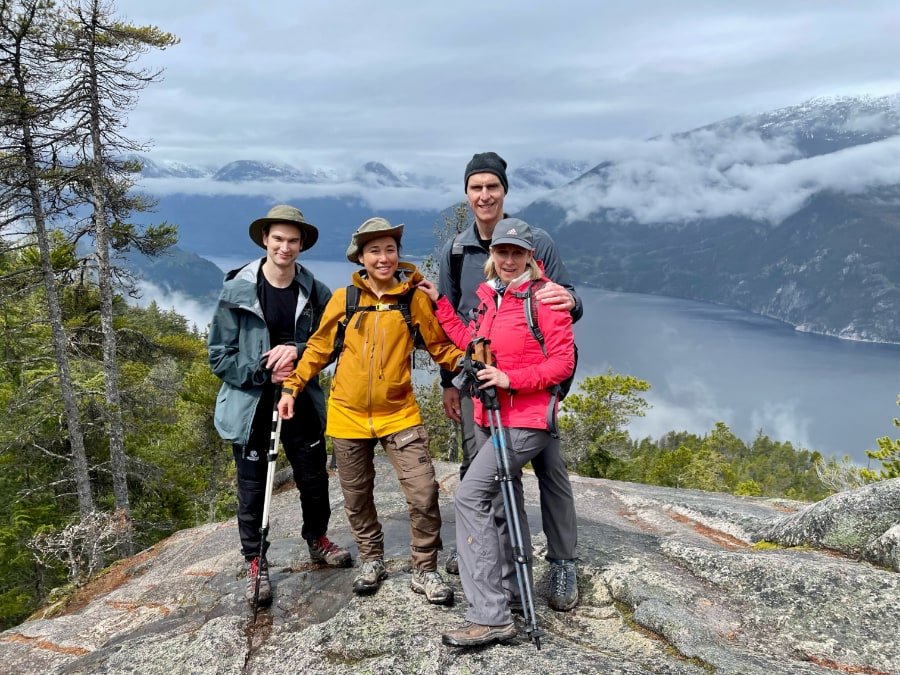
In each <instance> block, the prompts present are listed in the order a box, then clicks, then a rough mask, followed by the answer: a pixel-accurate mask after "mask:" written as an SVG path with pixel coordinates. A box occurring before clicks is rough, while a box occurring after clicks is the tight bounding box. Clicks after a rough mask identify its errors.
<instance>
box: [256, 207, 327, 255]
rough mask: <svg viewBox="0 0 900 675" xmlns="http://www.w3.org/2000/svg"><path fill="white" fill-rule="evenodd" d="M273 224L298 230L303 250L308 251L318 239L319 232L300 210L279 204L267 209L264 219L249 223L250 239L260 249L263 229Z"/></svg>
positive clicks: (263, 245) (262, 246) (262, 245)
mask: <svg viewBox="0 0 900 675" xmlns="http://www.w3.org/2000/svg"><path fill="white" fill-rule="evenodd" d="M275 223H287V224H288V225H296V226H297V227H299V228H300V234H301V236H302V237H303V250H304V251H308V250H309V249H311V248H312V247H313V245H314V244H315V243H316V241H318V239H319V230H318V229H316V226H315V225H313V224H312V223H310V222H309V221H308V220H306V218H305V217H304V216H303V213H302V212H301V211H300V209H298V208H296V207H293V206H291V205H289V204H279V205H278V206H273V207H272V208H271V209H269V212H268V213H267V214H266V217H265V218H257V219H256V220H254V221H253V222H252V223H250V238H251V239H252V240H253V242H254V243H255V244H256V245H257V246H259V247H260V248H265V247H266V245H265V244H264V243H263V228H264V227H266V226H267V225H274V224H275Z"/></svg>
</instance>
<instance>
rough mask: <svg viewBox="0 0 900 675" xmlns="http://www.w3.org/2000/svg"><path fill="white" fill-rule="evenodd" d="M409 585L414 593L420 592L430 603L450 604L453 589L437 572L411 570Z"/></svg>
mask: <svg viewBox="0 0 900 675" xmlns="http://www.w3.org/2000/svg"><path fill="white" fill-rule="evenodd" d="M409 587H410V588H411V589H413V591H415V592H416V593H421V594H422V595H424V596H425V598H426V599H427V600H428V602H430V603H431V604H432V605H452V604H453V589H452V588H450V586H448V585H447V582H446V581H444V580H443V579H442V578H441V575H440V573H439V572H436V571H434V570H432V571H431V572H423V571H422V570H413V573H412V578H411V579H410V580H409Z"/></svg>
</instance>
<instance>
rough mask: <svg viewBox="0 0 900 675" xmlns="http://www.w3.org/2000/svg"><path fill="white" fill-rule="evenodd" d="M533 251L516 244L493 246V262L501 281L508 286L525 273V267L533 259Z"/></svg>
mask: <svg viewBox="0 0 900 675" xmlns="http://www.w3.org/2000/svg"><path fill="white" fill-rule="evenodd" d="M531 255H532V254H531V251H529V250H528V249H524V248H522V247H521V246H516V245H515V244H497V245H496V246H491V260H492V261H493V263H494V270H496V272H497V276H498V277H500V281H502V282H503V283H504V284H508V283H509V282H510V281H512V280H513V279H515V278H516V277H518V276H520V275H522V274H523V273H524V272H525V266H526V265H527V264H528V261H529V260H530V259H531Z"/></svg>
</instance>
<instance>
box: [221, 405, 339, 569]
mask: <svg viewBox="0 0 900 675" xmlns="http://www.w3.org/2000/svg"><path fill="white" fill-rule="evenodd" d="M272 405H273V395H272V393H271V391H267V392H265V394H264V395H263V396H262V398H261V399H260V402H259V406H258V407H257V409H256V417H255V418H254V420H253V429H252V430H251V432H250V441H249V443H248V444H247V447H246V448H245V447H243V446H240V445H237V444H234V445H233V446H232V451H233V453H234V462H235V466H236V468H237V498H238V512H237V518H238V533H239V534H240V537H241V552H242V553H243V554H244V557H245V558H246V559H247V560H250V559H251V558H253V557H254V556H256V555H259V539H260V531H259V530H260V527H261V526H262V515H263V506H264V503H265V498H266V472H267V470H268V462H267V461H266V455H267V454H268V451H269V440H270V435H271V429H272ZM323 431H324V429H323V428H322V424H321V421H320V420H319V415H318V413H317V412H316V409H315V407H314V406H313V404H312V401H311V400H310V399H309V397H308V396H307V395H306V392H301V393H300V395H299V396H298V397H297V403H296V405H295V407H294V417H293V418H291V419H289V420H284V421H283V422H282V423H281V446H282V447H283V448H284V453H285V455H286V456H287V458H288V461H289V462H290V463H291V468H292V469H293V471H294V482H295V483H296V485H297V490H298V491H299V492H300V510H301V513H302V515H303V527H302V529H301V530H300V534H301V536H302V537H303V538H304V539H306V540H307V541H310V540H313V539H318V538H319V537H321V536H322V535H324V534H325V533H326V532H327V531H328V521H329V519H330V518H331V502H330V500H329V497H328V472H327V470H326V468H325V464H326V461H327V455H326V452H325V436H324V434H323ZM266 548H268V541H267V542H266ZM263 553H264V554H265V551H263Z"/></svg>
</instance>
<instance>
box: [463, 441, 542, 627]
mask: <svg viewBox="0 0 900 675" xmlns="http://www.w3.org/2000/svg"><path fill="white" fill-rule="evenodd" d="M504 433H505V434H506V443H507V451H508V453H509V473H510V476H512V477H513V480H512V486H513V491H514V493H515V500H516V504H515V507H514V508H516V510H517V511H518V514H519V524H520V527H521V530H522V543H523V546H524V549H525V551H524V553H525V556H526V558H527V559H528V560H529V565H528V567H529V573H528V579H529V580H530V579H531V564H530V561H531V533H530V531H529V529H528V520H527V518H526V517H525V505H524V499H523V495H522V467H523V466H525V464H527V463H528V462H529V461H534V459H535V458H536V457H539V456H540V454H541V453H542V451H544V452H546V451H547V450H548V449H550V448H552V447H553V446H554V445H555V446H559V440H558V439H555V438H552V437H551V436H550V434H549V433H547V432H546V431H539V430H537V429H506V430H505V431H504ZM476 438H478V439H480V440H482V441H483V443H482V447H481V449H480V450H479V451H478V453H477V454H476V455H475V459H474V460H473V461H472V464H471V465H470V466H469V470H468V472H467V473H466V477H465V478H464V479H463V480H462V482H460V484H459V487H457V488H456V498H455V499H454V506H455V509H456V550H457V551H458V552H459V577H460V580H461V581H462V586H463V591H464V592H465V594H466V600H468V601H469V610H468V612H466V620H467V621H471V622H473V623H478V624H482V625H485V626H501V625H504V624H507V623H509V622H510V621H512V616H511V614H510V612H509V600H510V599H511V598H518V597H519V589H518V584H517V582H516V576H515V567H514V566H513V564H512V549H511V546H510V539H509V536H508V534H509V533H508V532H506V531H502V530H501V528H499V527H498V526H497V522H498V517H499V516H503V515H504V514H503V508H504V507H503V501H502V495H501V494H500V484H499V482H498V481H497V480H496V478H495V476H496V474H497V465H496V456H495V452H494V447H493V443H492V442H491V439H490V436H489V435H488V434H487V433H485V431H483V430H480V429H476ZM498 498H499V499H498ZM498 510H499V512H498ZM499 520H500V521H502V522H504V523H505V522H506V519H505V518H502V517H500V518H499ZM523 581H524V580H523ZM532 592H533V591H532Z"/></svg>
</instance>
